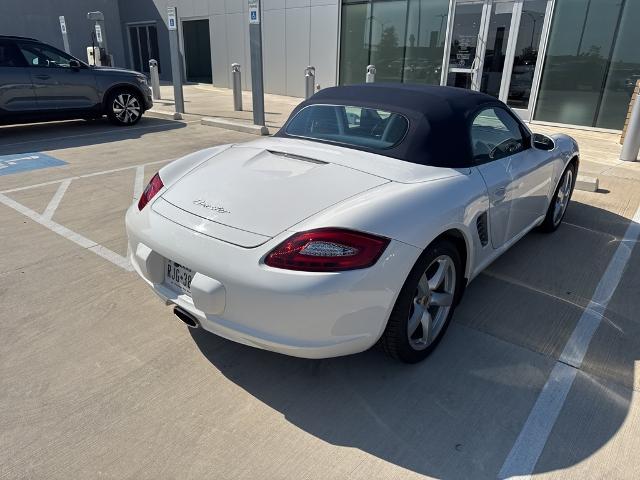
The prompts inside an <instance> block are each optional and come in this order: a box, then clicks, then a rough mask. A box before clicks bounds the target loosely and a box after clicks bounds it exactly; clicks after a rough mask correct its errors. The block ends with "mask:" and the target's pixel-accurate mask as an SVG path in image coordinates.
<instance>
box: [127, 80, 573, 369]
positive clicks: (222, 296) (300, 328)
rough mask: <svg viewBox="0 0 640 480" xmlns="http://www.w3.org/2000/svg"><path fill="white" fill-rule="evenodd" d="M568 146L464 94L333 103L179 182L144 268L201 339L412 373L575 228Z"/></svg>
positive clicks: (142, 215) (153, 202)
mask: <svg viewBox="0 0 640 480" xmlns="http://www.w3.org/2000/svg"><path fill="white" fill-rule="evenodd" d="M578 161H579V158H578V147H577V145H576V142H575V141H574V140H573V139H572V138H570V137H568V136H565V135H554V136H552V137H546V136H543V135H539V134H532V133H531V132H530V131H529V129H528V128H527V126H526V125H524V124H523V123H522V122H521V121H520V120H519V119H518V117H517V116H516V115H515V114H514V113H513V112H512V111H511V110H510V109H509V108H508V107H507V106H506V105H505V104H503V103H502V102H500V101H498V100H496V99H495V98H493V97H490V96H487V95H484V94H481V93H477V92H472V91H469V90H462V89H457V88H449V87H428V86H416V85H388V84H368V85H356V86H344V87H335V88H327V89H324V90H321V91H320V92H318V93H317V94H316V95H314V96H313V97H311V98H310V99H309V100H306V101H304V102H303V103H301V104H300V105H299V106H298V107H297V108H296V109H295V110H294V111H293V113H292V114H291V116H290V118H289V119H288V121H287V122H286V124H285V125H284V127H282V129H281V130H280V131H278V133H277V134H275V136H273V137H271V138H263V139H259V140H255V141H251V142H248V143H243V144H236V145H223V146H218V147H214V148H210V149H207V150H202V151H200V152H196V153H193V154H190V155H187V156H186V157H183V158H181V159H179V160H176V161H175V162H172V163H170V164H169V165H167V166H165V167H164V168H162V169H161V170H160V171H159V172H158V173H157V174H156V175H155V176H154V177H153V178H152V179H151V182H150V183H149V185H148V186H147V187H146V189H145V190H144V193H143V194H142V197H141V198H140V201H139V202H138V203H137V204H135V205H132V206H131V208H130V209H129V211H128V212H127V217H126V226H127V233H128V236H129V245H130V252H131V255H130V261H131V263H132V264H133V266H134V268H135V270H136V271H137V272H138V273H139V274H140V276H141V277H142V278H143V279H144V280H145V281H146V282H147V283H148V284H149V285H150V286H151V287H152V288H153V290H154V291H155V292H156V293H157V294H158V295H159V296H160V297H161V298H162V299H163V300H164V301H165V302H166V303H167V304H168V305H171V306H173V308H174V312H175V314H176V315H177V316H178V317H179V318H180V319H181V320H182V321H183V322H185V323H186V324H187V325H189V326H191V327H199V326H201V327H202V328H204V329H205V330H208V331H209V332H213V333H215V334H217V335H220V336H222V337H225V338H228V339H231V340H234V341H237V342H240V343H243V344H246V345H251V346H254V347H258V348H263V349H267V350H272V351H275V352H280V353H284V354H288V355H295V356H299V357H306V358H323V357H331V356H337V355H345V354H350V353H355V352H360V351H363V350H366V349H368V348H370V347H371V346H373V345H375V344H376V343H378V344H380V345H381V346H382V347H383V348H384V350H385V351H386V352H387V353H389V354H390V355H392V356H393V357H395V358H397V359H400V360H402V361H405V362H417V361H419V360H422V359H423V358H425V357H426V356H427V355H428V354H429V353H430V352H431V351H432V350H433V349H434V348H435V347H436V345H437V344H438V342H439V341H440V339H441V338H442V336H443V334H444V333H445V331H446V329H447V326H448V324H449V322H450V321H451V317H452V315H453V311H454V308H455V306H456V304H457V303H458V302H459V301H460V297H461V296H462V293H463V291H464V289H465V286H466V285H467V283H468V282H470V281H471V280H472V279H473V278H474V277H475V276H476V275H478V273H479V272H481V271H482V269H484V268H485V267H486V266H487V265H489V264H490V263H491V262H492V261H493V260H494V259H496V258H497V257H498V256H499V255H500V254H501V253H503V252H504V251H505V250H507V249H508V248H509V247H510V246H512V245H513V244H514V243H515V242H517V241H518V240H519V239H520V238H522V237H523V236H524V235H525V234H526V233H527V232H529V231H530V230H531V229H533V228H535V227H539V228H540V229H542V230H544V231H547V232H551V231H553V230H555V229H556V228H557V227H558V225H559V224H560V222H561V221H562V219H563V217H564V214H565V211H566V209H567V205H568V203H569V199H570V198H571V194H572V191H573V187H574V183H575V179H576V174H577V170H578Z"/></svg>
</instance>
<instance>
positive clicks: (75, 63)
mask: <svg viewBox="0 0 640 480" xmlns="http://www.w3.org/2000/svg"><path fill="white" fill-rule="evenodd" d="M69 67H70V68H72V69H74V70H78V69H80V68H81V67H82V65H81V64H80V62H79V61H77V60H70V61H69Z"/></svg>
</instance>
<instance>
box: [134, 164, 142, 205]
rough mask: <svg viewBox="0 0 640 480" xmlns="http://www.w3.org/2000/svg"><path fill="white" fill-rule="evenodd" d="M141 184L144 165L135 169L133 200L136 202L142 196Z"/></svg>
mask: <svg viewBox="0 0 640 480" xmlns="http://www.w3.org/2000/svg"><path fill="white" fill-rule="evenodd" d="M142 182H144V165H138V166H137V167H136V178H135V179H134V181H133V199H134V200H138V199H139V198H140V195H142Z"/></svg>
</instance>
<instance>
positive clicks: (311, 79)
mask: <svg viewBox="0 0 640 480" xmlns="http://www.w3.org/2000/svg"><path fill="white" fill-rule="evenodd" d="M315 86H316V67H312V66H308V67H307V68H305V69H304V98H309V97H310V96H312V95H313V94H314V93H315Z"/></svg>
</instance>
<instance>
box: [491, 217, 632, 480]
mask: <svg viewBox="0 0 640 480" xmlns="http://www.w3.org/2000/svg"><path fill="white" fill-rule="evenodd" d="M638 237H640V207H638V210H636V213H635V215H634V216H633V219H632V221H631V223H630V224H629V227H627V231H626V232H625V234H624V237H623V238H622V241H621V242H620V245H618V248H617V249H616V251H615V253H614V254H613V257H612V258H611V260H610V261H609V265H608V266H607V269H606V270H605V272H604V274H603V275H602V278H600V282H598V286H597V287H596V290H595V292H594V294H593V297H592V298H591V301H590V302H589V305H588V306H587V308H586V309H585V310H584V312H583V313H582V316H581V317H580V320H578V323H577V324H576V326H575V328H574V330H573V333H572V334H571V337H570V338H569V340H568V341H567V343H566V345H565V347H564V350H563V351H562V354H561V355H560V359H559V360H558V361H557V362H556V364H555V366H554V367H553V370H552V371H551V374H550V375H549V379H548V380H547V382H546V383H545V385H544V387H543V389H542V391H541V392H540V395H539V396H538V399H537V400H536V403H535V404H534V406H533V408H532V409H531V412H530V413H529V417H528V418H527V420H526V422H525V424H524V426H523V427H522V430H521V431H520V434H519V435H518V438H517V439H516V441H515V443H514V445H513V447H512V449H511V452H509V455H508V456H507V459H506V460H505V462H504V464H503V465H502V468H501V469H500V473H499V474H498V477H499V478H510V479H516V478H517V479H528V478H531V474H532V473H533V469H534V468H535V466H536V464H537V463H538V459H539V458H540V455H541V454H542V451H543V450H544V447H545V445H546V444H547V440H548V438H549V435H550V434H551V430H552V429H553V426H554V425H555V423H556V420H557V418H558V415H559V414H560V411H561V410H562V407H563V405H564V402H565V400H566V398H567V394H568V393H569V391H570V390H571V386H572V385H573V381H574V380H575V378H576V374H577V372H578V369H579V368H580V367H581V366H582V361H583V360H584V356H585V355H586V353H587V349H588V348H589V344H590V343H591V339H592V338H593V335H594V334H595V332H596V330H597V329H598V327H599V326H600V323H601V321H602V318H603V314H604V312H605V310H606V308H607V305H608V304H609V301H610V300H611V297H613V294H614V293H615V291H616V288H618V284H619V283H620V280H621V279H622V275H623V273H624V270H625V268H626V266H627V264H628V262H629V258H630V257H631V253H632V251H633V247H634V246H635V244H636V242H637V240H638Z"/></svg>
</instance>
